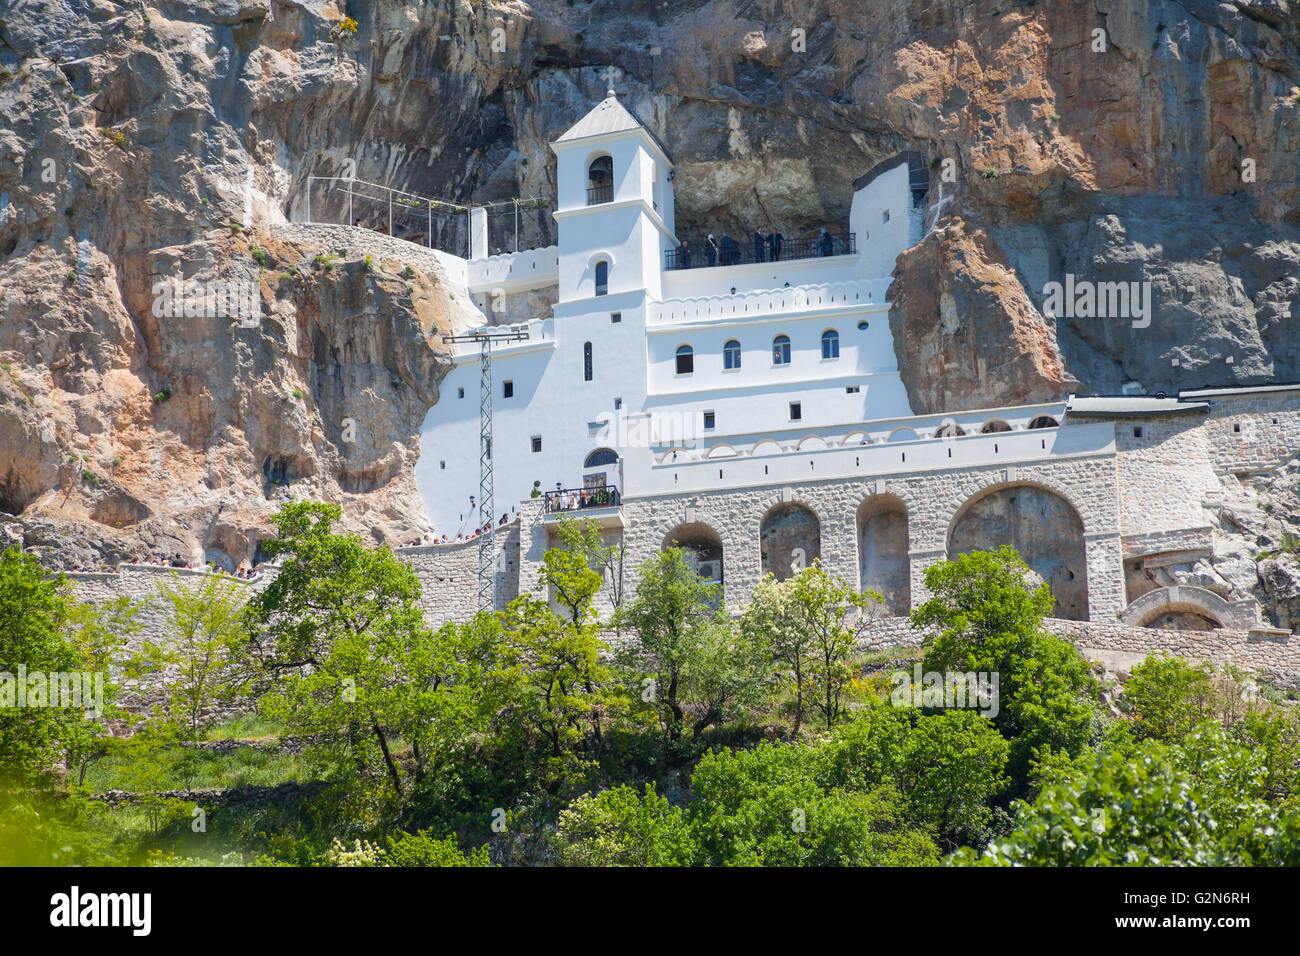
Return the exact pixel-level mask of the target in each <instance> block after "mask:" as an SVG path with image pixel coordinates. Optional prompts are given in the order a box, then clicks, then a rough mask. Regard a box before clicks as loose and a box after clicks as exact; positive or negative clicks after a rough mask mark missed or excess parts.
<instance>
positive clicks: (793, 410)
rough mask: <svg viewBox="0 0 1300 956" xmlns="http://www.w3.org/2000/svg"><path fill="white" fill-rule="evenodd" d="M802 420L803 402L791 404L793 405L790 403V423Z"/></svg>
mask: <svg viewBox="0 0 1300 956" xmlns="http://www.w3.org/2000/svg"><path fill="white" fill-rule="evenodd" d="M801 418H803V403H802V402H791V403H790V421H792V422H797V421H799V420H800V419H801Z"/></svg>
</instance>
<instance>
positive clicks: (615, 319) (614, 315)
mask: <svg viewBox="0 0 1300 956" xmlns="http://www.w3.org/2000/svg"><path fill="white" fill-rule="evenodd" d="M609 321H610V323H611V324H613V325H618V323H620V322H622V321H623V313H622V312H611V313H610V314H609Z"/></svg>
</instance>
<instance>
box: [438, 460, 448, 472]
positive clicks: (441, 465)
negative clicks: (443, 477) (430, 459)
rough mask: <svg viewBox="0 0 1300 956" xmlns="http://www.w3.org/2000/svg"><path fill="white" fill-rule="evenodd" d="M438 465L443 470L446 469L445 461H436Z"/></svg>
mask: <svg viewBox="0 0 1300 956" xmlns="http://www.w3.org/2000/svg"><path fill="white" fill-rule="evenodd" d="M438 467H439V468H441V469H442V470H443V471H446V470H447V463H446V462H445V461H440V462H438Z"/></svg>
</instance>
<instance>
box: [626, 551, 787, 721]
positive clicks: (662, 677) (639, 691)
mask: <svg viewBox="0 0 1300 956" xmlns="http://www.w3.org/2000/svg"><path fill="white" fill-rule="evenodd" d="M614 620H615V622H617V623H618V624H619V625H620V626H622V627H627V628H629V629H630V630H631V631H632V634H633V635H634V638H635V639H634V640H633V641H629V642H627V644H625V645H624V646H623V647H622V648H620V650H619V654H618V658H619V662H620V663H621V664H622V665H623V666H624V667H625V668H626V669H627V670H628V672H629V673H631V674H633V675H636V676H637V677H639V678H640V680H641V683H640V686H639V687H637V688H635V691H634V694H635V696H636V697H637V699H639V700H641V701H642V702H644V703H647V704H649V705H650V707H651V708H653V710H654V711H655V712H656V714H657V715H658V717H659V720H660V723H661V724H662V726H663V728H664V730H665V732H666V734H667V738H668V741H669V744H670V745H672V744H676V743H677V742H678V741H680V740H681V739H682V736H683V733H684V731H685V728H686V725H687V721H688V719H689V720H690V721H691V733H692V735H698V734H700V733H702V732H703V731H704V730H705V729H706V728H708V727H710V726H712V725H713V724H715V723H717V722H718V721H720V720H721V719H723V718H724V717H725V715H726V714H727V712H728V709H729V708H730V707H731V706H733V705H735V704H737V703H740V702H742V701H744V700H748V699H752V698H754V697H756V695H757V693H758V692H759V688H760V686H761V685H760V680H761V669H762V668H761V665H756V662H761V656H762V655H761V652H760V651H759V650H758V648H756V646H755V645H754V644H753V642H750V641H748V640H747V639H746V638H745V636H744V635H737V634H732V633H731V629H730V626H729V623H728V621H727V619H726V612H725V611H724V610H723V608H722V586H721V585H720V584H717V583H715V582H711V581H707V580H705V579H704V578H702V577H700V576H699V575H698V574H697V573H696V572H695V570H694V568H692V567H691V565H690V564H689V563H688V562H687V560H686V556H685V553H684V552H683V551H682V549H681V548H667V549H665V550H664V551H662V552H659V553H658V554H654V555H652V556H651V557H650V558H648V559H647V560H646V562H645V563H644V564H642V565H641V568H640V572H639V575H638V578H637V585H636V592H635V594H634V596H633V597H632V598H631V599H630V600H629V601H626V602H625V603H624V605H623V607H622V608H620V609H619V612H618V614H616V615H615V617H614Z"/></svg>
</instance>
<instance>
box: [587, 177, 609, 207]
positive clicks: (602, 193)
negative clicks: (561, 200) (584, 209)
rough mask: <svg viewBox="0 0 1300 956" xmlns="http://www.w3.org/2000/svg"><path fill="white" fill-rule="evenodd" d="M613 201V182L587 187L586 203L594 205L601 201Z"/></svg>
mask: <svg viewBox="0 0 1300 956" xmlns="http://www.w3.org/2000/svg"><path fill="white" fill-rule="evenodd" d="M613 201H614V184H613V183H609V184H608V185H606V186H588V187H587V205H588V206H596V205H599V204H600V203H603V202H613Z"/></svg>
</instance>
